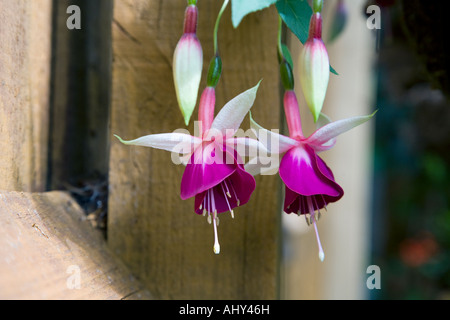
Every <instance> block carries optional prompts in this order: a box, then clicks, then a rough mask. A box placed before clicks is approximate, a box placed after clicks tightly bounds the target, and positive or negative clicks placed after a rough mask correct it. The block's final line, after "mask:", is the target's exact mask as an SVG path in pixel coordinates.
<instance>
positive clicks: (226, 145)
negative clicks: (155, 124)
mask: <svg viewBox="0 0 450 320" xmlns="http://www.w3.org/2000/svg"><path fill="white" fill-rule="evenodd" d="M258 87H259V84H258V85H257V86H255V87H253V88H252V89H249V90H247V91H245V92H244V93H241V94H240V95H238V96H237V97H235V98H234V99H232V100H231V101H229V102H228V103H227V104H226V105H225V106H224V107H223V108H222V109H221V111H220V112H219V113H218V114H217V116H216V117H215V118H214V116H213V115H214V104H215V91H214V88H213V87H207V88H206V89H205V90H204V92H203V94H202V97H201V100H200V107H199V123H198V125H199V129H200V134H199V136H192V135H190V134H185V133H179V132H174V133H165V134H153V135H148V136H144V137H141V138H138V139H136V140H132V141H124V140H122V139H121V138H120V137H118V136H116V137H117V138H118V139H119V140H120V141H121V142H122V143H124V144H126V145H137V146H145V147H152V148H157V149H162V150H167V151H170V152H172V153H175V154H182V155H183V156H182V160H183V161H182V162H183V163H184V164H186V169H185V171H184V174H183V177H182V180H181V198H182V199H183V200H186V199H189V198H192V197H195V212H196V213H197V214H202V215H204V216H206V215H207V217H208V222H210V223H213V225H214V239H215V241H214V252H215V253H216V254H219V253H220V244H219V241H218V235H217V226H218V222H219V219H218V214H220V213H223V212H227V211H229V212H230V213H231V215H232V216H233V217H234V212H233V209H234V208H236V207H239V206H242V205H244V204H246V203H247V202H248V201H249V199H250V196H251V194H252V193H253V191H254V189H255V179H254V177H253V176H252V175H251V174H249V173H247V172H246V171H245V168H244V163H243V161H242V159H243V157H244V156H246V155H247V154H248V153H254V152H258V151H257V150H259V149H264V150H265V148H264V146H263V145H262V144H261V143H259V142H258V141H257V140H255V139H250V138H246V137H243V138H239V137H234V135H235V134H236V132H237V130H238V129H239V126H240V124H241V123H242V121H243V119H244V117H245V116H246V114H247V113H248V112H249V110H250V109H251V107H252V106H253V103H254V101H255V98H256V93H257V90H258ZM211 110H212V111H211Z"/></svg>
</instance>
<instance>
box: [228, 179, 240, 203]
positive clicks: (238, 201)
mask: <svg viewBox="0 0 450 320" xmlns="http://www.w3.org/2000/svg"><path fill="white" fill-rule="evenodd" d="M230 183H231V190H233V194H234V198H235V199H236V202H237V206H238V207H239V206H240V205H241V201H240V200H239V199H238V197H237V194H236V190H234V186H233V182H231V181H230Z"/></svg>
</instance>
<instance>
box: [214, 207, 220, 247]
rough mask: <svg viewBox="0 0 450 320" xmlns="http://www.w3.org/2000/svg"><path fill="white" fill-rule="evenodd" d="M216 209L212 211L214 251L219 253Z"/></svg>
mask: <svg viewBox="0 0 450 320" xmlns="http://www.w3.org/2000/svg"><path fill="white" fill-rule="evenodd" d="M216 220H217V211H216V212H215V213H214V253H215V254H219V253H220V244H219V237H218V235H217V223H216Z"/></svg>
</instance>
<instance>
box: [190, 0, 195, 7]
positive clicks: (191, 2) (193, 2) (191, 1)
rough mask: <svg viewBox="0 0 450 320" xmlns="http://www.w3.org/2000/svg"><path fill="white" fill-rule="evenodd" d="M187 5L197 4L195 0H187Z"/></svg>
mask: <svg viewBox="0 0 450 320" xmlns="http://www.w3.org/2000/svg"><path fill="white" fill-rule="evenodd" d="M188 5H189V6H192V5H193V6H196V5H197V0H188Z"/></svg>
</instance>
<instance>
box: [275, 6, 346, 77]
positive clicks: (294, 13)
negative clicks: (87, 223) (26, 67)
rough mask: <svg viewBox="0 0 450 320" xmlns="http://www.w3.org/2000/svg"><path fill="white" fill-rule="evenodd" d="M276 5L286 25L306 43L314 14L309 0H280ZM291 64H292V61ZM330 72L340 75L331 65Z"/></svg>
mask: <svg viewBox="0 0 450 320" xmlns="http://www.w3.org/2000/svg"><path fill="white" fill-rule="evenodd" d="M276 7H277V10H278V13H279V14H280V17H281V19H283V21H284V23H285V24H286V26H287V27H288V28H289V29H290V30H291V31H292V33H294V34H295V36H296V37H297V38H298V39H299V40H300V42H301V43H303V44H305V42H306V41H307V40H308V36H309V22H310V21H311V16H312V14H313V11H312V9H311V7H310V6H309V4H308V1H307V0H278V2H277V4H276ZM283 54H284V50H283ZM291 61H292V60H291ZM290 64H292V62H290ZM330 72H332V73H334V74H335V75H339V74H338V73H337V72H336V70H334V69H333V67H331V66H330Z"/></svg>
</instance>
